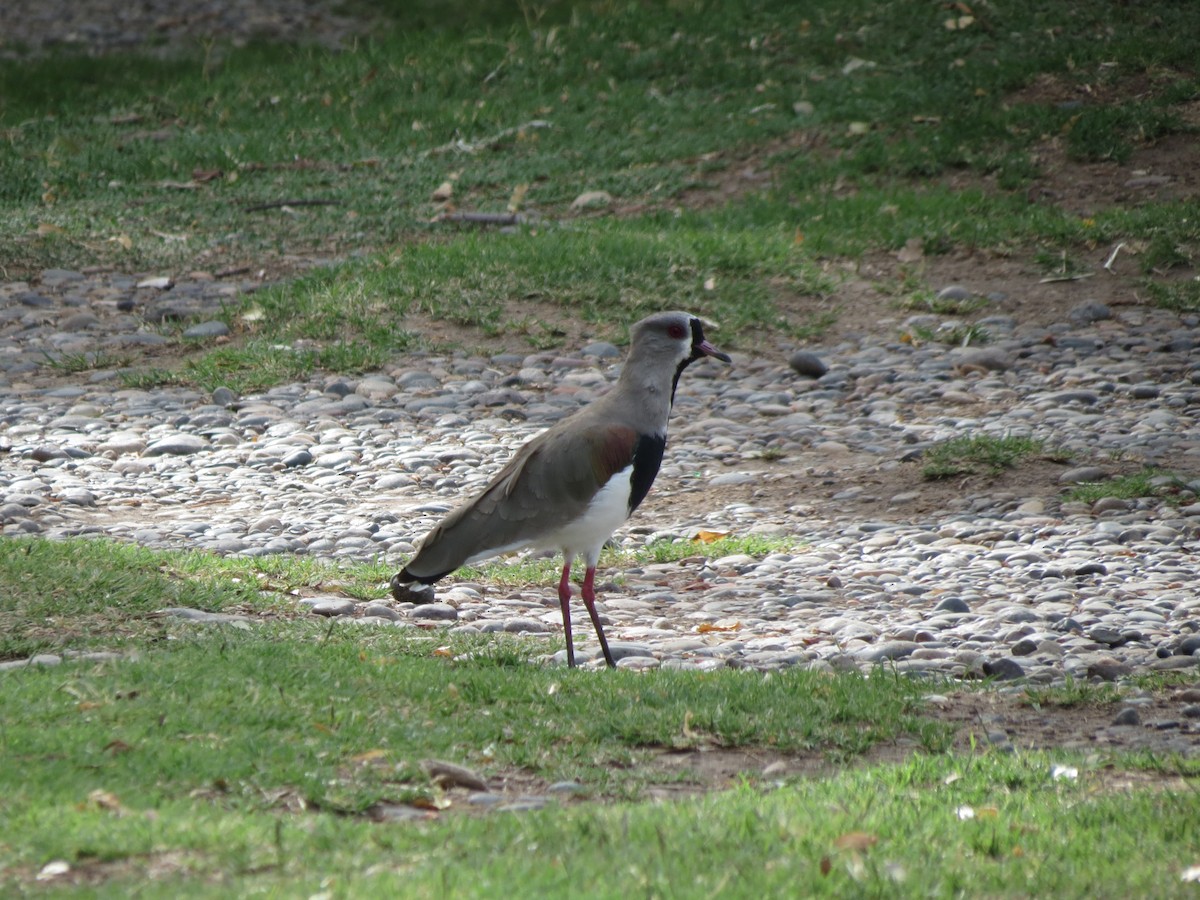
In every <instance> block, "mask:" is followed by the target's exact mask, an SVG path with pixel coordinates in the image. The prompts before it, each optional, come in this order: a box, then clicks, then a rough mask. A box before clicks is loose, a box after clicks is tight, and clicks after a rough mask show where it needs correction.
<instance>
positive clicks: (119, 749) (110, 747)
mask: <svg viewBox="0 0 1200 900" xmlns="http://www.w3.org/2000/svg"><path fill="white" fill-rule="evenodd" d="M132 749H133V747H131V746H129V744H127V743H125V742H124V741H123V740H121V739H120V738H117V739H116V740H112V741H109V742H108V743H107V744H105V745H104V752H105V753H111V754H112V755H113V756H116V755H117V754H118V753H128V752H129V751H130V750H132Z"/></svg>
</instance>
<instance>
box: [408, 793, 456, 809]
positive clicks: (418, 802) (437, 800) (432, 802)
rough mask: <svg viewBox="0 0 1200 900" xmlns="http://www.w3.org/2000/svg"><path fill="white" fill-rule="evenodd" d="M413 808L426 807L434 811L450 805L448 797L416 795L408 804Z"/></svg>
mask: <svg viewBox="0 0 1200 900" xmlns="http://www.w3.org/2000/svg"><path fill="white" fill-rule="evenodd" d="M408 805H409V806H412V807H414V808H415V809H428V810H432V811H434V812H440V811H441V810H443V809H447V808H449V807H450V805H451V801H450V798H449V797H417V798H416V799H415V800H412V801H410V802H409V804H408Z"/></svg>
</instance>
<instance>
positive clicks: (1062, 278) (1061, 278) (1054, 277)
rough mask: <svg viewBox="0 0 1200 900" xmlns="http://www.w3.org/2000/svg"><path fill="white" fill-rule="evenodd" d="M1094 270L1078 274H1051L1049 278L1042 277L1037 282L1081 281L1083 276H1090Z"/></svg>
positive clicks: (1093, 273)
mask: <svg viewBox="0 0 1200 900" xmlns="http://www.w3.org/2000/svg"><path fill="white" fill-rule="evenodd" d="M1095 274H1096V273H1095V272H1081V273H1079V274H1078V275H1051V276H1050V277H1049V278H1043V279H1041V280H1040V281H1038V284H1051V283H1053V282H1055V281H1083V279H1085V278H1091V277H1092V276H1093V275H1095Z"/></svg>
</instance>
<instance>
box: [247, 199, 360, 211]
mask: <svg viewBox="0 0 1200 900" xmlns="http://www.w3.org/2000/svg"><path fill="white" fill-rule="evenodd" d="M341 205H342V201H341V200H272V201H271V202H270V203H256V204H254V205H253V206H247V207H244V208H243V209H242V212H262V211H263V210H264V209H279V208H280V207H283V206H341Z"/></svg>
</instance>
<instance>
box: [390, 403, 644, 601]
mask: <svg viewBox="0 0 1200 900" xmlns="http://www.w3.org/2000/svg"><path fill="white" fill-rule="evenodd" d="M563 424H565V423H563ZM637 445H638V435H637V432H636V431H634V429H632V428H630V427H628V426H625V425H593V426H591V427H584V428H578V427H576V428H570V429H560V428H559V427H557V426H556V427H555V428H552V429H550V430H549V431H546V432H543V433H542V434H541V435H539V436H538V437H536V438H534V439H533V440H531V441H530V442H529V443H527V444H526V445H525V446H523V447H522V448H521V449H520V450H519V451H518V452H517V455H516V456H514V457H513V458H512V459H511V460H509V462H508V464H507V465H506V466H505V467H504V468H503V469H501V470H500V472H499V473H498V474H497V475H496V477H495V478H493V479H492V481H491V482H490V483H489V484H488V486H487V487H486V488H484V490H483V491H482V493H480V494H479V495H478V496H476V497H475V498H473V499H472V500H470V501H468V502H467V503H464V504H463V505H462V506H459V507H457V508H456V509H454V510H451V511H450V512H449V513H447V515H446V517H445V518H444V519H443V520H442V521H441V522H440V523H439V524H438V525H437V526H436V527H435V528H434V529H433V530H432V531H431V532H429V534H428V535H427V536H426V537H425V540H424V541H423V542H422V543H421V547H420V549H419V550H418V551H417V554H416V556H414V557H413V559H412V560H411V561H410V562H409V563H408V565H407V566H405V568H404V572H403V573H402V574H405V575H407V576H408V579H409V580H416V581H424V582H427V583H429V582H433V581H436V580H437V579H439V578H441V577H443V576H445V575H447V574H449V573H450V572H452V571H454V570H455V569H457V568H458V567H459V566H461V565H463V564H465V563H466V562H467V560H472V559H475V560H478V559H484V558H487V557H488V556H493V555H496V554H498V553H504V552H506V551H509V550H515V549H517V548H519V547H523V546H526V545H528V544H532V543H536V542H537V541H538V540H539V539H541V538H543V537H545V536H547V535H552V534H553V533H554V532H555V531H557V530H559V529H560V528H563V527H564V526H565V525H567V524H568V523H570V522H572V521H574V520H575V519H577V518H578V517H579V516H581V515H582V514H583V512H584V511H585V510H586V509H587V507H588V504H589V503H590V502H591V501H592V498H593V497H595V495H596V492H597V491H599V490H600V488H602V487H603V486H604V485H605V484H607V483H608V480H609V479H610V478H612V477H613V475H615V474H616V473H617V472H620V471H622V470H623V469H625V468H627V467H629V466H630V465H631V464H632V463H633V460H634V451H635V448H636V447H637Z"/></svg>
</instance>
